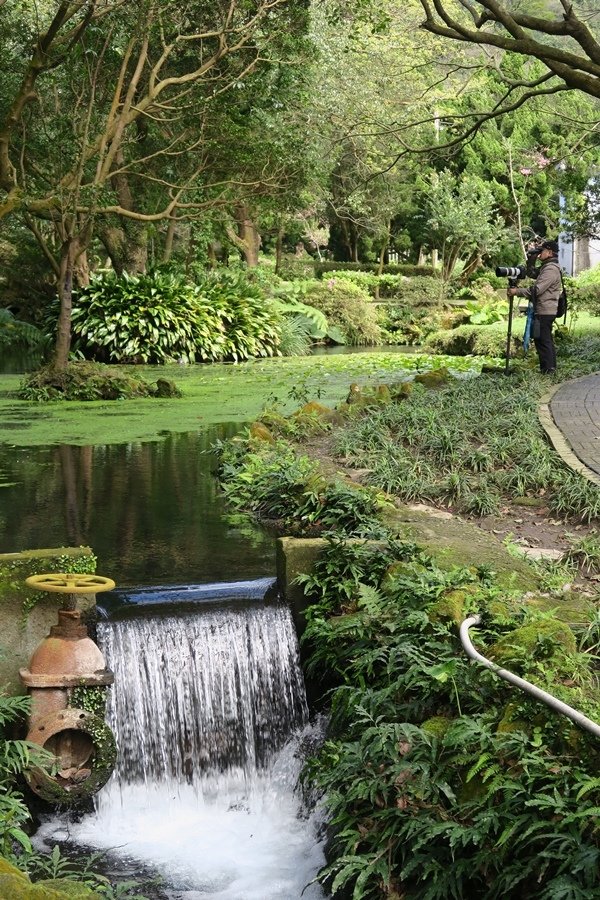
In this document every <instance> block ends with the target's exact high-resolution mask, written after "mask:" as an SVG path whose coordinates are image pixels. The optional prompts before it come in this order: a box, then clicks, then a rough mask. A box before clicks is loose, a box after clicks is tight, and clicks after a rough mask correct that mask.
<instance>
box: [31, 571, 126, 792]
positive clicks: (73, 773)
mask: <svg viewBox="0 0 600 900" xmlns="http://www.w3.org/2000/svg"><path fill="white" fill-rule="evenodd" d="M25 583H26V584H27V585H28V586H29V587H31V588H34V589H35V590H38V591H47V592H49V593H58V594H63V595H64V599H63V603H62V606H61V607H60V608H59V610H58V624H57V625H53V626H52V627H51V629H50V634H49V635H48V636H47V637H45V638H44V640H43V641H42V642H41V643H40V644H39V645H38V647H37V648H36V650H35V651H34V653H33V656H32V657H31V660H30V662H29V668H28V669H21V672H20V674H21V679H22V681H23V683H24V684H25V685H26V687H27V688H28V690H29V693H30V695H31V712H30V719H29V733H28V735H27V740H29V741H31V742H33V743H36V744H39V745H40V746H42V747H45V748H46V749H47V750H50V751H51V752H52V753H53V754H54V755H55V757H56V761H57V774H56V775H50V774H49V773H48V772H45V771H42V770H40V769H35V770H33V771H32V772H31V773H30V774H29V777H28V781H29V785H30V787H31V788H32V789H33V790H34V791H35V792H36V793H37V794H39V795H40V796H42V797H44V799H47V800H50V801H53V802H59V803H63V804H68V803H70V802H73V801H74V800H75V799H76V798H78V797H79V798H81V797H84V796H91V795H92V794H94V793H96V791H98V790H100V788H101V787H102V785H103V784H105V782H106V781H107V779H108V778H109V776H110V773H111V771H112V768H113V766H114V759H115V753H116V748H115V741H114V736H113V735H112V732H111V731H110V729H109V728H108V726H107V725H106V723H105V722H104V719H103V718H100V716H98V715H96V714H95V713H96V710H95V709H94V712H92V711H90V709H89V708H88V709H86V708H82V709H79V708H75V707H77V706H79V705H80V702H81V700H82V699H83V695H82V693H81V692H82V691H83V692H84V693H85V691H95V692H96V694H95V697H96V705H97V702H98V696H100V698H101V697H102V695H104V694H105V692H106V688H107V686H108V685H109V684H112V683H113V681H114V676H113V673H112V672H110V671H109V670H108V669H107V668H106V663H105V661H104V657H103V656H102V653H101V651H100V648H99V647H98V646H97V645H96V644H95V643H94V641H93V640H92V639H91V638H90V637H89V636H88V633H87V628H86V626H85V625H84V624H83V623H82V622H81V618H80V614H79V611H78V610H77V595H78V594H97V593H100V592H101V591H109V590H112V589H113V588H114V587H115V582H114V581H113V580H112V579H111V578H103V577H102V576H101V575H82V574H71V573H68V574H63V573H60V574H54V573H50V574H46V575H31V576H30V577H29V578H27V579H25ZM99 691H100V692H101V694H100V695H98V692H99ZM74 692H76V693H74ZM76 697H77V698H78V699H77V700H76V699H75V698H76ZM78 700H79V702H78ZM84 705H85V704H84ZM101 706H103V703H101ZM98 711H99V710H98Z"/></svg>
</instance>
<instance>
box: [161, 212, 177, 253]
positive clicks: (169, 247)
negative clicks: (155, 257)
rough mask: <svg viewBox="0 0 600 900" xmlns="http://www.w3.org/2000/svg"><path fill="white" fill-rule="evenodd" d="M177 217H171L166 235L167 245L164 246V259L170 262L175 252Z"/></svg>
mask: <svg viewBox="0 0 600 900" xmlns="http://www.w3.org/2000/svg"><path fill="white" fill-rule="evenodd" d="M175 224H176V223H175V219H169V224H168V226H167V234H166V237H165V246H164V248H163V254H162V261H163V262H164V263H168V262H169V260H170V259H171V254H172V253H173V240H174V238H175Z"/></svg>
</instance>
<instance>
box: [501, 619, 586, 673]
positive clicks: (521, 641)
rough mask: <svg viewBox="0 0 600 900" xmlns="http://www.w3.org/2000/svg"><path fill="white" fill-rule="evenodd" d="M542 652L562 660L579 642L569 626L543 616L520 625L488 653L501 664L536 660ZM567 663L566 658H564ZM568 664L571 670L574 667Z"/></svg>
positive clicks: (558, 660) (573, 650) (508, 665)
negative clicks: (537, 653) (537, 654)
mask: <svg viewBox="0 0 600 900" xmlns="http://www.w3.org/2000/svg"><path fill="white" fill-rule="evenodd" d="M538 648H539V650H540V652H542V653H543V657H544V659H548V658H549V657H551V658H552V659H553V660H554V661H555V662H557V663H558V662H560V660H561V659H564V658H565V656H569V655H571V654H573V653H575V650H576V649H577V642H576V640H575V635H574V634H573V632H572V631H571V629H570V628H569V626H568V625H566V624H565V623H564V622H560V621H559V620H558V619H542V620H541V621H539V622H531V623H529V624H528V625H521V627H520V628H515V629H514V631H510V632H509V633H508V634H505V635H503V636H502V637H501V638H500V640H498V641H496V643H495V644H494V645H493V646H492V647H490V649H489V652H488V654H487V655H488V656H489V657H490V659H493V660H494V662H497V663H498V664H499V665H502V666H503V665H506V666H507V668H510V667H511V665H515V664H517V665H518V664H520V663H523V661H524V660H525V659H526V660H528V661H533V660H534V659H535V658H536V652H537V651H538ZM565 663H566V660H565ZM567 665H568V669H569V672H570V671H571V669H572V666H571V665H570V664H567Z"/></svg>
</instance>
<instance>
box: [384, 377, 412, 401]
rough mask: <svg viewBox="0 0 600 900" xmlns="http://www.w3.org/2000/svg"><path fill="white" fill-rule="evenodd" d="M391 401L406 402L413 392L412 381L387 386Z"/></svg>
mask: <svg viewBox="0 0 600 900" xmlns="http://www.w3.org/2000/svg"><path fill="white" fill-rule="evenodd" d="M389 389H390V393H391V395H392V400H407V399H408V398H409V397H410V395H411V394H412V391H413V383H412V381H403V382H402V384H391V385H389Z"/></svg>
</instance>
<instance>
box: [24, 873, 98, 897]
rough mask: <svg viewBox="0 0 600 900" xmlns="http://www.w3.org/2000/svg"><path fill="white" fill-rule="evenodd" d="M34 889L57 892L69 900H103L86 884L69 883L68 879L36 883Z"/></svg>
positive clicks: (54, 879)
mask: <svg viewBox="0 0 600 900" xmlns="http://www.w3.org/2000/svg"><path fill="white" fill-rule="evenodd" d="M34 887H36V888H43V889H44V890H48V891H56V894H57V896H58V897H68V898H69V900H102V897H101V895H100V894H99V893H98V892H97V891H94V890H93V889H92V888H90V887H88V886H87V885H85V884H78V883H77V882H76V881H67V879H66V878H52V879H48V880H46V881H36V883H35V885H34Z"/></svg>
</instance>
